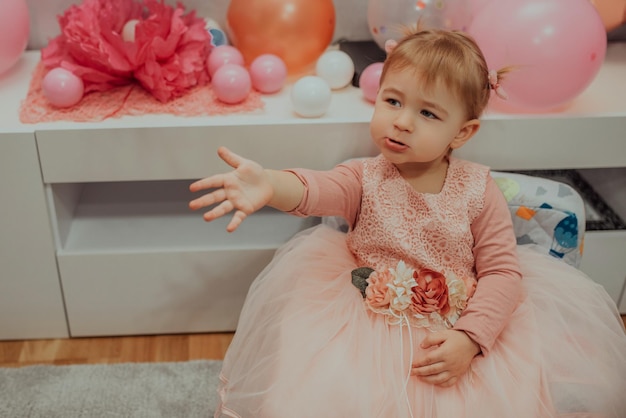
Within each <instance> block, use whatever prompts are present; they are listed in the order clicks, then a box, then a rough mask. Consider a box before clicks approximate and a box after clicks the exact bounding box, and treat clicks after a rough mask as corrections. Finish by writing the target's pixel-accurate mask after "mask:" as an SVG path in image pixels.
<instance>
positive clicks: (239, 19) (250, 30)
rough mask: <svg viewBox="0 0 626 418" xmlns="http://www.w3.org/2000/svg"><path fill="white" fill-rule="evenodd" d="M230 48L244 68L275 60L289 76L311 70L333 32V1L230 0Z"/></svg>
mask: <svg viewBox="0 0 626 418" xmlns="http://www.w3.org/2000/svg"><path fill="white" fill-rule="evenodd" d="M226 23H227V31H228V35H229V38H230V41H231V42H232V44H233V45H234V46H235V47H236V48H237V49H239V51H241V53H242V54H243V57H244V60H245V62H246V64H247V65H250V64H251V63H252V61H254V59H255V58H257V57H258V56H260V55H263V54H274V55H277V56H279V57H280V58H281V59H282V60H283V61H284V62H285V65H286V66H287V71H288V72H289V74H291V75H294V74H300V73H303V72H305V71H307V70H309V69H310V68H313V67H314V64H315V62H316V61H317V59H318V58H319V57H320V56H321V55H322V54H323V53H324V51H325V50H326V48H328V45H329V44H330V42H331V41H332V39H333V35H334V32H335V6H334V4H333V0H231V2H230V4H229V6H228V11H227V15H226Z"/></svg>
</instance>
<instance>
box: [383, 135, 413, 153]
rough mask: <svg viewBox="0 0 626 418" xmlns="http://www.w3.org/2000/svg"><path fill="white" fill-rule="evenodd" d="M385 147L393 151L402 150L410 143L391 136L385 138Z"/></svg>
mask: <svg viewBox="0 0 626 418" xmlns="http://www.w3.org/2000/svg"><path fill="white" fill-rule="evenodd" d="M385 147H386V148H387V149H389V150H390V151H393V152H402V151H405V150H406V149H408V148H409V147H408V145H406V144H404V143H402V142H400V141H396V140H395V139H391V138H385Z"/></svg>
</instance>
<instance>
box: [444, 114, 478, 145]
mask: <svg viewBox="0 0 626 418" xmlns="http://www.w3.org/2000/svg"><path fill="white" fill-rule="evenodd" d="M478 129H480V120H478V119H471V120H468V121H467V122H465V123H464V124H463V126H461V129H459V132H458V133H457V134H456V136H455V137H454V140H453V141H452V143H451V144H450V148H452V149H457V148H461V147H462V146H463V145H465V143H466V142H467V141H469V140H470V138H471V137H473V136H474V134H475V133H476V132H478Z"/></svg>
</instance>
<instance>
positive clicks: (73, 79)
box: [41, 67, 85, 107]
mask: <svg viewBox="0 0 626 418" xmlns="http://www.w3.org/2000/svg"><path fill="white" fill-rule="evenodd" d="M41 88H42V90H43V95H44V96H45V97H46V99H48V101H49V102H50V104H52V105H53V106H56V107H71V106H74V105H75V104H76V103H78V102H80V100H81V99H82V98H83V93H84V92H85V87H84V85H83V80H82V79H81V78H80V77H78V76H76V75H74V73H72V72H71V71H68V70H66V69H64V68H61V67H57V68H53V69H52V70H50V71H49V72H48V73H47V74H46V75H45V76H44V78H43V81H42V83H41Z"/></svg>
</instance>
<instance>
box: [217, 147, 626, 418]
mask: <svg viewBox="0 0 626 418" xmlns="http://www.w3.org/2000/svg"><path fill="white" fill-rule="evenodd" d="M353 172H354V173H356V175H355V176H354V177H355V178H356V179H357V180H356V183H358V188H359V192H358V196H360V199H359V201H358V203H359V204H357V205H353V206H355V207H356V208H357V209H356V211H355V209H354V208H353V209H350V207H351V206H350V205H349V204H347V205H346V204H339V203H338V205H339V206H341V207H342V208H343V209H344V210H348V211H352V212H353V213H352V215H353V221H354V222H353V223H351V228H350V231H349V232H348V233H347V234H346V233H344V232H340V231H338V230H336V229H333V228H330V227H328V226H326V225H319V226H316V227H313V228H311V229H308V230H306V231H303V232H301V233H300V234H298V235H297V236H295V237H294V238H293V239H291V240H290V241H289V242H288V243H287V244H285V245H284V246H283V247H282V248H281V249H279V250H278V251H277V253H276V255H275V257H274V259H273V261H272V262H271V263H270V264H269V265H268V266H267V268H266V269H265V270H264V271H263V272H262V273H261V274H260V275H259V277H258V278H257V279H256V280H255V282H254V283H253V284H252V286H251V288H250V290H249V294H248V296H247V299H246V302H245V304H244V308H243V310H242V313H241V317H240V321H239V325H238V328H237V332H236V334H235V337H234V339H233V341H232V344H231V346H230V347H229V350H228V352H227V354H226V357H225V360H224V365H223V369H222V372H221V375H220V379H221V384H220V388H219V396H220V404H219V406H218V409H217V411H216V412H215V417H245V418H252V417H254V418H280V417H289V418H294V417H298V418H306V417H311V418H313V417H315V418H333V417H337V418H338V417H342V418H347V417H350V418H352V417H355V418H356V417H359V418H374V417H377V418H405V417H406V418H411V417H414V418H418V417H419V418H429V417H439V418H451V417H455V418H462V417H472V418H490V417H491V418H515V417H519V418H535V417H613V418H620V417H626V400H625V399H626V397H625V396H624V395H623V390H624V388H625V387H626V386H625V385H624V383H625V382H626V336H625V333H624V327H623V324H622V322H621V320H620V319H619V315H618V312H617V309H616V308H615V304H614V302H613V301H612V300H611V299H610V297H609V296H608V294H607V293H606V292H605V291H604V289H603V288H602V287H601V286H599V285H598V284H596V283H594V282H593V281H592V280H590V279H589V278H588V277H586V276H585V275H584V274H583V273H581V272H580V271H578V270H577V269H575V268H573V267H570V266H569V265H567V264H565V263H564V262H563V261H561V260H558V259H555V258H552V257H550V256H548V255H543V254H540V253H539V252H538V251H536V250H533V249H532V248H530V247H525V246H519V247H516V246H515V244H513V245H512V250H511V252H512V253H513V254H514V257H515V258H516V260H517V259H519V265H520V266H521V274H522V278H521V280H519V275H518V280H517V282H518V283H521V284H520V285H519V288H520V292H519V295H515V296H513V297H512V298H511V300H506V298H507V296H506V294H504V295H503V296H502V297H501V299H504V300H500V302H498V303H496V304H495V305H494V306H496V308H497V309H495V308H494V309H493V311H494V315H496V316H497V311H501V310H505V311H506V310H507V309H508V312H509V313H507V314H506V321H504V322H503V324H504V325H503V326H502V328H501V329H496V330H491V334H493V339H492V341H490V340H489V339H488V338H487V340H485V341H488V342H485V341H483V340H481V342H480V344H481V347H482V349H483V353H482V354H480V355H478V356H477V357H476V358H475V359H474V360H473V362H472V364H471V368H470V370H469V371H468V372H467V373H466V374H465V375H463V376H462V377H461V378H460V379H459V380H458V381H457V383H456V384H455V385H454V386H452V387H449V388H442V387H438V386H434V385H432V384H429V383H425V382H423V381H422V380H420V378H418V377H415V376H410V375H409V371H410V364H411V363H412V362H414V361H415V360H416V359H417V358H418V357H419V356H420V355H422V354H423V350H422V349H421V348H419V344H420V342H421V341H422V339H423V338H424V337H425V335H426V334H427V333H430V332H433V331H436V330H438V329H445V328H449V327H451V326H455V327H456V326H458V325H459V324H461V323H462V322H463V320H464V317H465V316H466V315H467V316H468V317H469V316H470V315H469V314H467V312H469V311H471V310H472V307H473V306H474V305H473V299H475V298H476V299H478V290H477V289H480V286H481V282H480V281H481V280H483V278H482V273H481V272H480V271H478V270H479V269H477V268H476V265H480V261H479V260H478V259H477V258H478V257H479V255H478V254H477V251H475V249H476V246H477V242H479V241H480V238H478V237H474V235H475V234H476V230H474V229H473V227H472V224H473V223H476V222H477V221H476V220H477V219H478V218H479V217H480V216H483V215H481V211H483V210H484V208H485V207H486V206H487V205H488V203H489V202H486V200H487V199H486V196H488V193H487V188H488V187H494V186H493V185H492V183H491V180H490V179H491V178H490V176H489V174H488V173H489V172H488V169H487V168H486V167H482V166H479V165H476V164H472V163H469V162H465V161H462V160H459V159H455V158H451V160H450V166H449V168H448V174H447V177H446V180H445V183H444V185H443V189H442V190H441V192H440V193H438V194H423V193H418V192H416V191H414V190H413V189H412V188H411V187H410V186H409V185H408V184H407V183H406V182H405V181H404V179H402V177H401V176H400V175H399V173H398V171H397V170H396V169H395V167H394V166H393V165H391V164H390V163H388V162H387V161H386V160H385V159H383V158H382V157H376V158H373V159H368V160H364V161H359V162H358V163H355V164H353V165H352V166H350V170H347V171H345V170H344V171H343V172H342V173H343V174H341V176H340V177H341V178H343V179H345V182H344V181H335V182H334V183H333V184H338V186H337V187H338V188H339V189H338V190H342V188H344V187H348V186H346V184H349V183H350V182H351V181H352V182H354V180H350V179H349V177H350V175H349V174H346V173H353ZM299 175H301V177H302V178H304V179H306V181H305V183H307V185H308V186H310V187H314V184H317V180H316V179H315V175H312V174H307V173H304V172H300V173H299ZM328 187H330V186H328ZM323 190H325V189H323ZM305 198H308V199H309V200H310V196H306V197H305ZM334 200H338V199H334ZM346 208H348V209H346ZM329 212H331V213H334V212H333V211H332V210H330V211H329ZM319 213H326V212H325V210H323V209H320V212H319ZM502 213H503V214H504V213H506V214H507V216H508V210H507V209H506V207H505V208H504V211H503V212H502ZM347 218H350V216H347ZM349 223H350V222H349ZM487 223H490V222H487ZM492 223H496V224H497V223H498V221H497V220H493V222H492ZM487 228H488V227H487ZM511 236H512V233H511ZM508 238H509V237H508V235H507V236H506V237H505V240H508ZM497 239H501V238H497ZM512 239H514V238H512ZM480 257H484V256H480ZM360 267H369V268H371V269H373V271H374V272H372V275H370V276H369V279H368V281H367V282H368V286H367V288H366V289H365V291H364V292H362V290H361V289H359V288H357V286H356V285H355V284H353V274H352V272H353V270H355V269H358V268H360ZM482 269H483V268H482V267H481V268H480V270H482ZM407 271H408V272H409V273H410V272H411V271H413V272H416V273H415V274H413V275H412V274H406V272H407ZM496 275H497V274H496ZM389 276H391V278H390V277H389ZM398 277H400V278H402V277H404V278H405V279H406V280H407V283H408V282H410V284H409V285H408V288H412V289H413V291H414V292H415V294H417V293H419V289H420V288H421V287H422V285H423V284H424V277H428V283H431V284H432V283H434V282H435V281H436V280H437V278H441V277H443V278H445V280H446V283H447V292H448V293H447V298H446V300H445V301H444V302H445V303H449V306H447V307H446V308H445V309H441V310H440V311H439V312H438V313H437V312H435V313H432V312H431V313H429V312H430V311H428V309H426V311H424V310H423V309H422V310H420V309H417V308H414V307H411V306H412V305H411V300H412V301H413V302H415V299H411V300H409V302H408V304H405V306H400V305H402V298H401V297H399V296H398V297H397V298H393V299H392V300H391V302H390V301H389V300H385V298H384V297H382V299H381V298H380V297H379V298H377V295H376V291H377V289H378V291H380V290H381V289H383V288H384V287H385V286H382V287H381V286H379V285H380V282H382V283H387V284H389V286H386V287H387V288H392V287H393V288H394V289H396V290H397V289H399V288H401V287H402V283H400V282H399V281H398V280H399V279H398ZM394 278H395V279H398V280H395V279H394ZM411 279H413V280H414V282H411V281H410V280H411ZM233 280H236V278H233ZM403 280H404V279H403ZM485 282H486V281H485ZM503 283H504V279H503ZM405 284H406V283H405ZM377 286H378V287H377ZM394 286H395V287H394ZM476 286H477V287H476ZM405 288H406V286H405ZM475 289H476V290H475ZM400 293H402V292H400ZM400 293H396V294H397V295H400ZM491 293H492V294H493V292H491ZM378 296H380V294H379V295H378ZM413 297H414V298H415V297H417V296H413ZM477 303H478V302H477ZM407 306H409V307H408V308H407ZM441 306H443V305H441ZM441 306H440V307H441ZM501 307H502V309H501ZM405 308H406V309H405ZM459 315H460V318H459ZM482 322H485V323H488V322H489V320H488V318H485V321H482V320H481V319H480V315H479V316H478V320H476V319H474V323H475V324H477V326H478V329H480V324H481V323H482ZM455 324H456V325H455ZM471 327H472V325H469V328H471ZM487 331H489V330H487ZM479 334H481V333H480V332H479ZM488 334H489V332H482V334H481V335H482V336H483V337H484V335H488ZM479 337H480V335H479ZM483 337H480V338H483Z"/></svg>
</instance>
